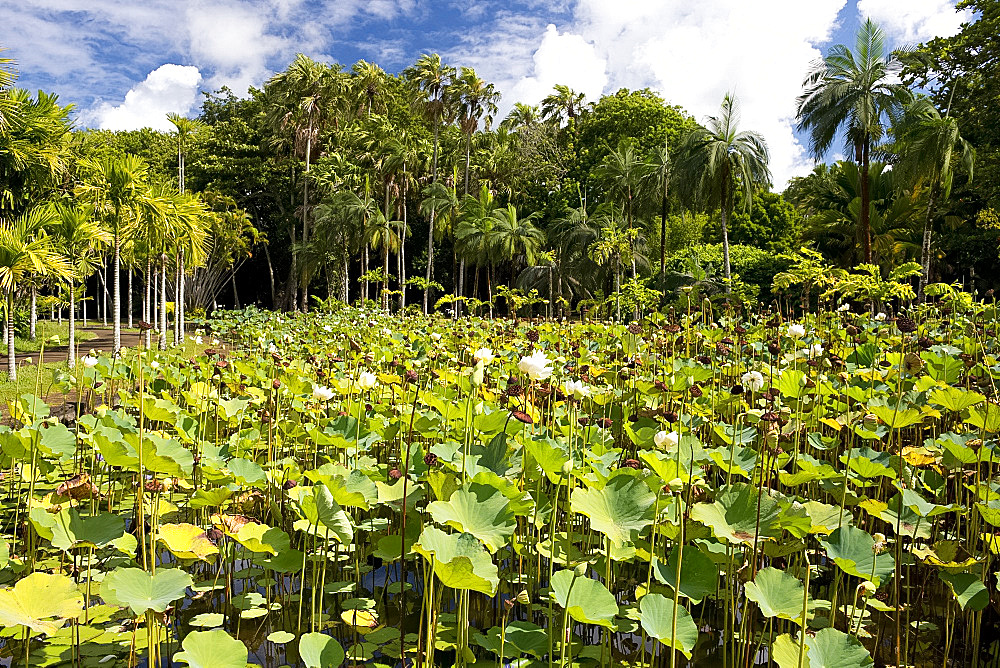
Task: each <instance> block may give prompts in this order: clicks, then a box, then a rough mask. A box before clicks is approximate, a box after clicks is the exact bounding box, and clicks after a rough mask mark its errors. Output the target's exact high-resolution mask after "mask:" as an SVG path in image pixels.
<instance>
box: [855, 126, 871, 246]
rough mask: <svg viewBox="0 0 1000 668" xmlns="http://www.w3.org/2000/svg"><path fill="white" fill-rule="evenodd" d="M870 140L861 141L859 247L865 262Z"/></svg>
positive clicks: (868, 230) (868, 239)
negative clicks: (861, 248) (862, 250)
mask: <svg viewBox="0 0 1000 668" xmlns="http://www.w3.org/2000/svg"><path fill="white" fill-rule="evenodd" d="M870 152H871V140H870V139H869V137H868V135H867V134H866V135H865V136H864V138H863V139H862V141H861V216H860V218H861V219H860V221H858V222H859V224H860V226H861V245H862V247H863V248H864V252H865V262H867V263H871V261H872V224H871V184H870V183H869V182H868V169H869V164H870V155H869V154H870Z"/></svg>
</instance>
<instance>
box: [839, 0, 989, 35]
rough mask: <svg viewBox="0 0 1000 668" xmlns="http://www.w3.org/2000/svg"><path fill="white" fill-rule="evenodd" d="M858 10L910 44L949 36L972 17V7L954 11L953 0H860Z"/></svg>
mask: <svg viewBox="0 0 1000 668" xmlns="http://www.w3.org/2000/svg"><path fill="white" fill-rule="evenodd" d="M858 14H859V15H860V16H861V18H862V19H864V18H865V17H871V18H872V20H873V21H875V22H877V23H879V24H881V25H882V27H883V28H884V29H885V30H886V32H888V33H889V35H890V36H892V37H893V38H895V39H896V40H897V41H899V42H903V43H907V44H909V43H916V42H924V41H926V40H929V39H931V38H933V37H950V36H951V35H954V34H955V33H957V32H958V30H959V28H960V27H961V26H962V23H963V22H965V21H971V20H972V18H973V14H972V10H969V9H964V10H962V11H960V12H958V11H955V3H954V2H951V1H950V0H858Z"/></svg>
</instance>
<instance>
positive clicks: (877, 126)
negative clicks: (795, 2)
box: [797, 19, 912, 263]
mask: <svg viewBox="0 0 1000 668" xmlns="http://www.w3.org/2000/svg"><path fill="white" fill-rule="evenodd" d="M900 70H901V63H900V60H899V58H898V56H897V54H895V53H890V52H889V51H888V49H887V46H886V39H885V34H884V33H883V32H882V30H881V29H880V28H879V26H878V25H876V24H875V23H874V22H873V21H872V20H871V19H867V20H866V21H865V22H864V23H863V24H862V25H861V27H860V28H859V29H858V33H857V38H856V42H855V48H854V51H851V49H850V48H849V47H847V46H845V45H843V44H838V45H836V46H834V47H833V48H831V49H830V51H829V53H828V54H827V56H826V57H825V58H823V59H820V60H817V61H816V62H815V63H813V66H812V69H811V71H810V72H809V75H808V76H807V77H806V79H805V81H804V82H803V84H802V85H803V88H804V89H805V90H804V91H803V93H802V95H801V96H799V98H798V110H797V121H798V129H799V131H801V132H808V133H809V146H810V150H811V151H812V153H813V155H814V156H815V157H816V158H821V157H822V156H823V155H825V154H826V152H827V151H828V150H829V148H830V147H831V146H832V145H833V142H834V141H835V140H836V138H837V137H838V134H839V133H841V132H843V134H844V136H845V137H846V141H847V145H848V149H849V151H850V152H851V153H852V154H853V156H854V160H855V162H857V163H858V164H859V165H861V186H862V191H861V205H860V215H861V219H860V220H859V225H860V228H861V242H862V247H863V249H864V257H865V262H869V263H870V262H871V261H872V238H871V220H870V213H871V211H870V207H869V203H870V201H871V199H870V193H869V192H868V169H869V165H870V164H871V159H872V150H873V148H874V147H875V146H876V144H877V142H879V141H880V140H881V139H882V138H883V136H884V135H885V129H886V121H887V119H888V118H889V117H890V116H891V115H896V114H899V113H900V112H901V110H902V109H903V107H904V106H905V105H906V104H907V103H908V102H909V101H910V99H911V98H912V95H911V93H910V91H909V89H907V88H906V86H904V85H902V84H900V83H899V78H898V77H899V72H900Z"/></svg>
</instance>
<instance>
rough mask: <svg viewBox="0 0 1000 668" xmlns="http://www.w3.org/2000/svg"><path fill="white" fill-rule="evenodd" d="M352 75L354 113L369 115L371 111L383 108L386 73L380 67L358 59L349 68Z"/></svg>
mask: <svg viewBox="0 0 1000 668" xmlns="http://www.w3.org/2000/svg"><path fill="white" fill-rule="evenodd" d="M351 71H352V72H353V73H354V77H353V78H352V80H351V88H352V89H353V93H354V98H355V100H356V103H357V110H356V112H355V113H356V114H357V115H358V116H360V115H361V112H362V111H363V112H364V115H365V116H370V115H371V113H372V111H378V110H381V109H382V108H384V106H385V101H384V96H385V91H386V77H387V75H386V73H385V70H383V69H382V68H381V67H379V66H378V65H376V64H374V63H369V62H368V61H365V60H359V61H358V62H357V63H355V64H354V67H352V68H351Z"/></svg>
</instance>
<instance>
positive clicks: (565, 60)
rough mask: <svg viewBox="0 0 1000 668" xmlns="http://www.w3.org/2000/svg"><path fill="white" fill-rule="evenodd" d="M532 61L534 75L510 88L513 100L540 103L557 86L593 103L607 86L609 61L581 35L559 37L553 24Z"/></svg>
mask: <svg viewBox="0 0 1000 668" xmlns="http://www.w3.org/2000/svg"><path fill="white" fill-rule="evenodd" d="M532 60H533V68H532V72H531V74H530V75H529V76H525V77H522V78H521V79H520V80H519V81H517V82H516V83H514V84H513V85H512V86H511V88H510V97H511V99H512V100H515V101H519V102H527V103H528V104H537V103H538V102H540V101H541V100H542V98H544V97H545V96H546V95H548V94H549V93H551V92H552V87H553V86H555V85H556V84H564V85H566V86H569V87H570V88H572V89H573V90H575V91H577V92H578V93H583V94H584V95H585V96H586V97H587V98H588V99H590V100H594V99H596V98H597V97H599V96H600V95H601V92H602V91H603V90H604V87H605V86H606V85H607V83H608V75H607V60H606V59H605V58H604V57H603V56H601V55H599V54H598V53H597V49H595V48H594V45H593V44H591V43H590V42H588V41H587V40H586V39H584V38H583V37H582V36H580V35H575V34H573V33H569V32H567V33H563V34H560V33H559V31H558V30H557V29H556V27H555V26H554V25H552V24H551V23H550V24H549V25H548V26H547V27H546V28H545V34H544V35H543V36H542V41H541V44H539V46H538V49H537V50H536V51H535V53H534V55H533V57H532Z"/></svg>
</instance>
